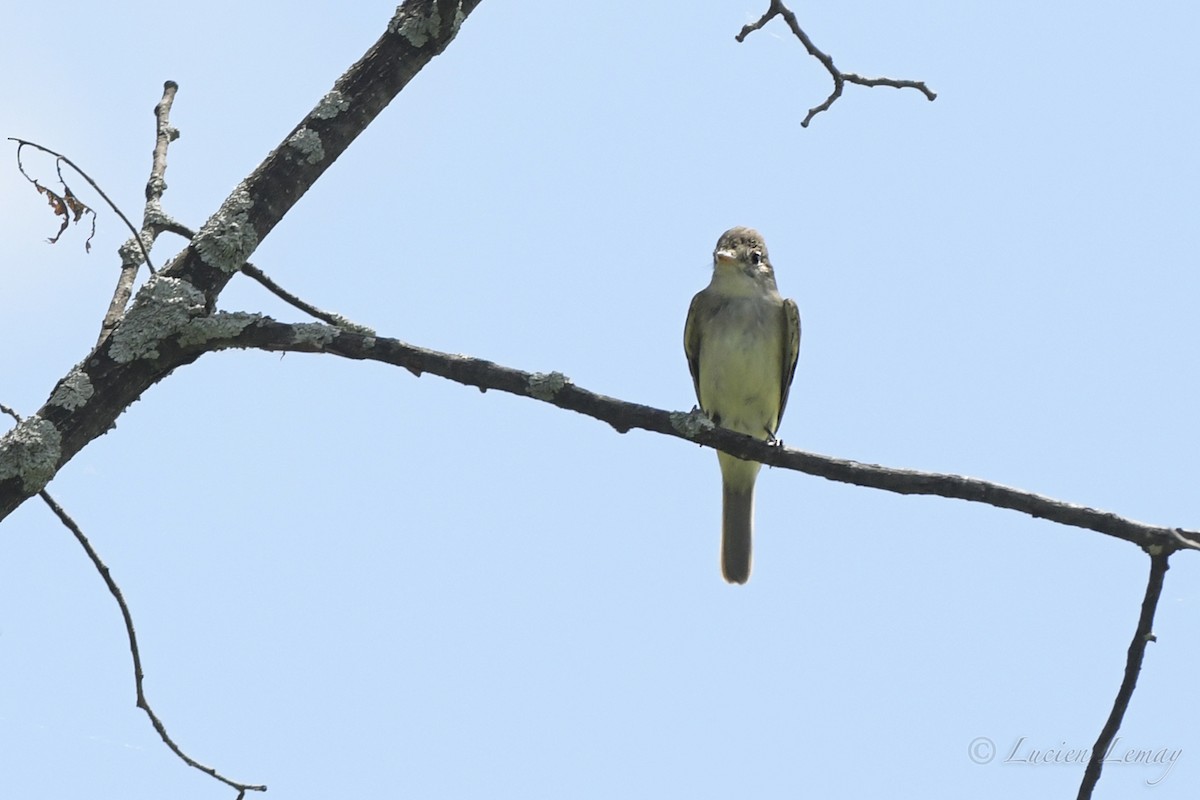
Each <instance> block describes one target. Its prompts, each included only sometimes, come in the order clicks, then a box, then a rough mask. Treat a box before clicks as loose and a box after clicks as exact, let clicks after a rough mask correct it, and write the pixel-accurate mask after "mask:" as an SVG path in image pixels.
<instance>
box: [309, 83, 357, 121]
mask: <svg viewBox="0 0 1200 800" xmlns="http://www.w3.org/2000/svg"><path fill="white" fill-rule="evenodd" d="M349 108H350V101H349V100H347V99H346V97H345V95H343V94H342V93H341V92H339V91H338V90H337V89H334V90H333V91H332V92H329V93H328V94H326V95H325V96H324V97H322V98H321V102H319V103H317V107H316V108H314V109H313V116H314V117H316V118H317V119H333V118H334V117H336V116H337V115H338V114H340V113H342V112H343V111H346V110H348V109H349Z"/></svg>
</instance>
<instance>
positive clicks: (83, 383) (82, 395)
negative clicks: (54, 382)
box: [50, 367, 95, 411]
mask: <svg viewBox="0 0 1200 800" xmlns="http://www.w3.org/2000/svg"><path fill="white" fill-rule="evenodd" d="M93 394H95V390H94V389H93V388H92V380H91V378H89V377H88V375H87V373H86V372H84V371H83V370H81V369H80V368H79V367H75V369H73V370H71V371H70V372H68V373H67V377H65V378H63V379H62V382H61V383H59V384H58V386H57V387H55V389H54V394H52V395H50V405H52V406H58V407H59V408H65V409H66V410H67V411H74V410H75V409H77V408H81V407H82V406H84V405H86V404H87V401H88V400H90V399H91V398H92V395H93Z"/></svg>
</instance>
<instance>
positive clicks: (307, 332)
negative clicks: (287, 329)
mask: <svg viewBox="0 0 1200 800" xmlns="http://www.w3.org/2000/svg"><path fill="white" fill-rule="evenodd" d="M337 336H338V329H337V328H334V327H332V326H330V325H323V324H321V323H320V322H298V323H296V324H295V325H293V326H292V341H294V342H295V343H296V344H315V345H317V346H318V347H321V348H323V347H325V345H327V344H329V343H330V342H332V341H333V340H334V339H336V338H337Z"/></svg>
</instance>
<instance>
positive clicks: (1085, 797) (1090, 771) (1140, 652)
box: [1078, 553, 1168, 800]
mask: <svg viewBox="0 0 1200 800" xmlns="http://www.w3.org/2000/svg"><path fill="white" fill-rule="evenodd" d="M1167 558H1168V554H1167V553H1159V554H1157V555H1151V556H1150V577H1149V578H1148V579H1147V581H1146V595H1145V597H1144V598H1143V599H1142V613H1141V616H1139V617H1138V623H1137V628H1136V629H1135V630H1134V632H1133V640H1132V641H1130V642H1129V652H1128V654H1127V655H1126V657H1125V677H1124V679H1123V680H1122V681H1121V688H1120V689H1118V690H1117V698H1116V700H1114V701H1113V707H1112V711H1111V712H1110V713H1109V715H1108V720H1107V721H1106V722H1105V723H1104V727H1103V728H1101V729H1100V735H1099V736H1098V737H1096V743H1095V744H1094V745H1092V755H1091V758H1090V760H1089V761H1088V765H1087V769H1086V770H1084V773H1083V782H1082V783H1080V785H1079V795H1078V798H1079V800H1090V798H1091V796H1092V792H1093V791H1094V790H1095V788H1096V783H1097V782H1099V780H1100V771H1101V770H1102V769H1104V760H1105V759H1106V758H1108V751H1109V748H1111V747H1112V745H1113V740H1114V739H1115V738H1116V736H1117V731H1119V730H1120V729H1121V720H1122V719H1124V718H1125V711H1126V710H1127V709H1128V708H1129V701H1130V700H1132V699H1133V690H1134V689H1135V688H1137V681H1138V673H1140V672H1141V671H1142V661H1143V660H1144V659H1145V657H1146V645H1147V644H1149V643H1150V642H1153V641H1156V639H1155V636H1154V612H1155V610H1156V609H1157V608H1158V598H1159V597H1160V596H1161V595H1162V590H1163V579H1164V577H1165V576H1166V574H1167V569H1168V564H1167Z"/></svg>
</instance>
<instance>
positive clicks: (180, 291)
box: [109, 275, 204, 363]
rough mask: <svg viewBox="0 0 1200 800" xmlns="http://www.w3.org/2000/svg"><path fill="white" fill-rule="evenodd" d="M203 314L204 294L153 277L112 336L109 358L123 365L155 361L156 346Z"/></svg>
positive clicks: (177, 282)
mask: <svg viewBox="0 0 1200 800" xmlns="http://www.w3.org/2000/svg"><path fill="white" fill-rule="evenodd" d="M203 314H204V294H203V292H201V291H200V290H199V289H197V288H196V287H195V286H192V285H191V284H190V283H187V282H185V281H181V280H179V279H178V278H166V277H163V276H161V275H155V276H153V277H151V278H150V280H149V281H147V282H146V285H145V286H143V287H142V288H141V290H140V291H139V292H138V293H137V296H136V297H134V299H133V305H132V306H130V308H129V311H127V312H126V313H125V318H124V319H122V320H121V324H120V325H119V326H117V330H116V331H115V332H114V333H113V336H112V346H111V347H110V348H109V355H111V356H112V357H113V360H114V361H117V362H119V363H126V362H129V361H133V360H134V359H138V358H158V355H159V353H158V345H159V343H160V342H161V341H162V340H163V339H165V338H167V337H168V336H171V335H172V334H175V333H179V332H180V331H182V330H183V329H184V327H185V326H186V325H187V324H188V322H190V321H191V320H192V319H193V318H194V317H199V316H201V315H203Z"/></svg>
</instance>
